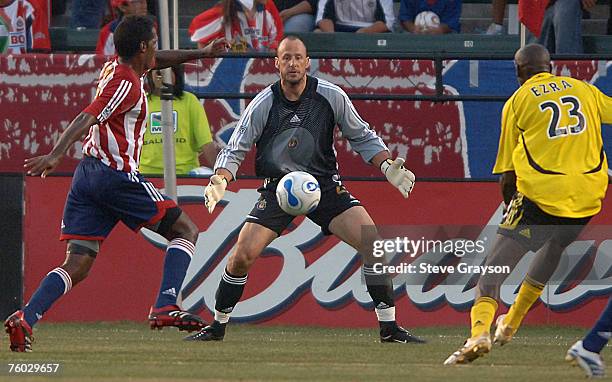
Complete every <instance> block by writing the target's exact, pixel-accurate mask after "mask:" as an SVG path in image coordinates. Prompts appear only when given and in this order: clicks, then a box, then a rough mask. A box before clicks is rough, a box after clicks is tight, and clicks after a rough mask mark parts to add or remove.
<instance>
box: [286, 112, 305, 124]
mask: <svg viewBox="0 0 612 382" xmlns="http://www.w3.org/2000/svg"><path fill="white" fill-rule="evenodd" d="M300 122H302V120H301V119H300V117H298V116H297V114H293V118H291V120H290V121H289V123H300Z"/></svg>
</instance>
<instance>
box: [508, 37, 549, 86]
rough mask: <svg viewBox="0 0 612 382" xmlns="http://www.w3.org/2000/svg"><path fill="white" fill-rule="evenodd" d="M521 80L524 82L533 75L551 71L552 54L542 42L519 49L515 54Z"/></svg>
mask: <svg viewBox="0 0 612 382" xmlns="http://www.w3.org/2000/svg"><path fill="white" fill-rule="evenodd" d="M514 62H515V63H516V72H517V77H518V79H519V82H520V83H521V84H523V83H524V82H525V81H527V80H528V79H529V78H531V77H532V76H534V75H536V74H538V73H543V72H550V71H551V65H550V54H549V53H548V50H547V49H546V48H545V47H543V46H542V45H540V44H529V45H525V46H524V47H522V48H521V49H519V50H518V51H517V52H516V54H515V55H514Z"/></svg>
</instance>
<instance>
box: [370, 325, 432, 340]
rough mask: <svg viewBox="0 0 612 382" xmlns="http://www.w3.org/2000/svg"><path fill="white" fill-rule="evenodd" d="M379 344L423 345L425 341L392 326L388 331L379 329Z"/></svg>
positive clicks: (399, 327)
mask: <svg viewBox="0 0 612 382" xmlns="http://www.w3.org/2000/svg"><path fill="white" fill-rule="evenodd" d="M380 342H397V343H402V344H407V343H415V344H424V343H425V340H423V339H421V338H419V337H417V336H415V335H414V334H412V333H410V332H409V331H408V330H406V329H404V328H402V327H401V326H397V325H395V326H393V327H391V328H390V329H387V328H383V329H380Z"/></svg>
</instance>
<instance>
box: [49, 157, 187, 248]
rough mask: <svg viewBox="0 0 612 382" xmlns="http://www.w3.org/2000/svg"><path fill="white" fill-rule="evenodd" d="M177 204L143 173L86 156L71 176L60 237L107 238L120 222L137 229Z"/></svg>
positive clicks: (150, 223) (158, 219)
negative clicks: (116, 166)
mask: <svg viewBox="0 0 612 382" xmlns="http://www.w3.org/2000/svg"><path fill="white" fill-rule="evenodd" d="M173 207H176V203H175V202H174V201H173V200H171V199H170V198H168V197H167V196H165V195H163V194H162V193H160V192H159V190H157V189H156V188H155V186H153V184H152V183H151V182H148V181H147V180H146V179H145V178H144V177H143V176H142V175H140V174H134V173H127V172H124V171H118V170H115V169H113V168H111V167H108V166H107V165H105V164H104V163H102V162H100V161H99V160H98V159H95V158H91V157H87V156H86V157H85V158H83V160H82V161H81V162H80V163H79V165H78V166H77V168H76V171H75V172H74V176H73V178H72V185H71V187H70V192H69V193H68V198H67V199H66V205H65V206H64V216H63V218H62V231H61V235H60V240H69V239H81V240H98V241H102V240H104V239H105V238H106V237H107V236H108V234H109V233H110V231H111V230H112V229H113V228H114V227H115V225H116V224H117V223H118V222H119V221H121V222H123V223H124V224H125V225H126V226H128V227H129V228H130V229H132V230H134V231H138V230H140V229H141V228H142V227H145V226H149V225H153V224H155V223H157V222H159V221H160V220H161V219H162V218H163V217H164V215H165V214H166V210H168V209H170V208H173Z"/></svg>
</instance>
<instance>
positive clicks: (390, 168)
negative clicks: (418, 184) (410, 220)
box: [380, 158, 415, 198]
mask: <svg viewBox="0 0 612 382" xmlns="http://www.w3.org/2000/svg"><path fill="white" fill-rule="evenodd" d="M380 171H382V173H383V174H385V176H386V177H387V180H388V181H389V183H391V184H392V185H394V186H395V187H396V188H397V189H398V190H399V192H401V193H402V195H403V196H404V198H407V197H408V196H409V195H410V192H411V191H412V188H413V187H414V180H415V178H414V174H413V173H412V171H410V170H408V169H407V168H406V167H404V159H403V158H395V160H394V161H392V160H391V159H387V160H385V161H384V162H382V163H381V164H380Z"/></svg>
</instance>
